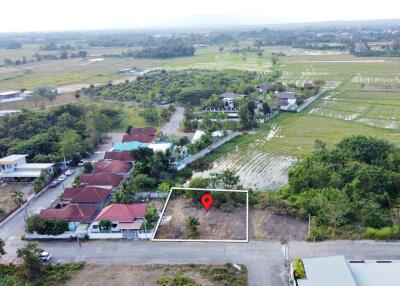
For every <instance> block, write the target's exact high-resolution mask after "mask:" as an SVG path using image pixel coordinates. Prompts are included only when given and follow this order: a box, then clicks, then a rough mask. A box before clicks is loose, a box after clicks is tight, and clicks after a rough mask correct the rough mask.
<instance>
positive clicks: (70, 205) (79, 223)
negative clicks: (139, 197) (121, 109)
mask: <svg viewBox="0 0 400 286" xmlns="http://www.w3.org/2000/svg"><path fill="white" fill-rule="evenodd" d="M155 139H156V129H154V128H151V127H148V128H134V129H132V130H131V131H130V132H129V134H127V135H125V136H124V137H123V139H122V142H120V143H117V144H115V146H113V148H112V150H110V151H108V152H105V154H104V158H103V159H102V160H100V161H97V162H94V163H93V171H92V172H91V173H83V174H81V176H80V178H79V187H77V188H66V189H65V190H64V193H63V195H62V197H60V198H59V199H58V200H57V201H55V202H53V204H52V206H51V208H47V209H42V210H41V211H40V214H39V218H40V219H42V220H57V219H62V220H65V221H67V222H68V228H69V232H68V235H71V234H73V235H74V236H80V237H82V236H84V235H85V234H88V235H89V238H94V239H96V238H98V239H101V238H132V239H146V238H150V237H151V235H152V233H151V230H149V231H148V232H146V231H144V230H141V226H142V224H143V223H144V215H145V212H146V209H147V206H148V205H147V204H146V203H140V204H112V203H111V204H110V202H111V200H112V197H113V194H114V193H115V191H116V190H117V189H118V188H119V187H120V186H121V184H122V182H123V181H124V180H125V179H127V178H128V177H129V176H130V173H131V170H132V167H133V165H134V164H135V162H134V159H133V158H132V154H131V151H132V150H135V149H136V148H140V147H147V148H151V149H153V150H155V151H163V150H166V148H167V147H166V146H168V148H170V147H169V146H170V145H172V144H171V143H156V142H155ZM166 144H167V145H166ZM102 220H106V221H110V222H111V229H110V230H107V231H106V232H104V231H102V229H101V227H100V226H99V223H100V222H101V221H102Z"/></svg>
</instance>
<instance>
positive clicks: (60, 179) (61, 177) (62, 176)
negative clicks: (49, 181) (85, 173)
mask: <svg viewBox="0 0 400 286" xmlns="http://www.w3.org/2000/svg"><path fill="white" fill-rule="evenodd" d="M66 178H67V176H65V175H61V176H60V177H58V179H57V181H59V182H62V181H64V180H65V179H66Z"/></svg>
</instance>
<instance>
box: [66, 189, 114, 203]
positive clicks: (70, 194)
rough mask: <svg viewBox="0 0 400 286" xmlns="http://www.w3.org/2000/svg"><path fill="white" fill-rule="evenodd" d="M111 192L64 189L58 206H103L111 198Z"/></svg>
mask: <svg viewBox="0 0 400 286" xmlns="http://www.w3.org/2000/svg"><path fill="white" fill-rule="evenodd" d="M111 192H112V191H111V190H110V189H106V188H99V187H84V188H66V189H65V190H64V194H63V197H62V199H61V200H60V205H62V206H66V205H69V204H85V205H95V206H97V207H101V206H103V205H104V204H105V203H106V202H108V201H109V200H110V198H111Z"/></svg>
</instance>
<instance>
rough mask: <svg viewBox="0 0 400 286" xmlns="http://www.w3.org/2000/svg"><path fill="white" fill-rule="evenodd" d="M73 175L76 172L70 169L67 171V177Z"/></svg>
mask: <svg viewBox="0 0 400 286" xmlns="http://www.w3.org/2000/svg"><path fill="white" fill-rule="evenodd" d="M73 173H74V170H72V169H69V170H67V171H66V172H65V175H66V176H71V175H72V174H73Z"/></svg>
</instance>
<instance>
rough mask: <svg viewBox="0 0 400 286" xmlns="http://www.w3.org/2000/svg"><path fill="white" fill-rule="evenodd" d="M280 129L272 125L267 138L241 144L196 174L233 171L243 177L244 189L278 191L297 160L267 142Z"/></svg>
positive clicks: (276, 134)
mask: <svg viewBox="0 0 400 286" xmlns="http://www.w3.org/2000/svg"><path fill="white" fill-rule="evenodd" d="M278 132H279V128H278V127H276V126H272V128H271V130H270V131H269V132H268V134H267V135H266V136H264V137H259V138H257V139H256V140H255V141H254V142H252V143H250V144H248V145H247V146H240V147H239V146H238V147H237V148H236V149H235V150H234V151H232V152H230V153H228V154H227V155H226V156H223V157H220V158H219V159H218V160H217V161H215V162H214V164H213V166H212V168H211V169H209V170H206V171H203V172H199V173H195V174H194V176H205V177H207V176H209V174H210V173H220V172H222V171H224V170H233V171H235V172H236V174H237V175H239V176H240V181H241V184H242V185H243V187H244V188H252V189H255V190H259V189H268V190H275V189H278V188H280V187H281V186H282V185H285V184H286V183H287V170H288V168H289V167H290V166H291V164H292V163H293V162H294V161H295V160H296V159H295V158H294V157H292V156H285V155H278V154H277V153H276V150H274V149H273V148H271V149H270V148H268V146H266V145H267V143H268V142H269V141H270V140H271V139H272V138H274V137H275V136H279V135H278Z"/></svg>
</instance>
